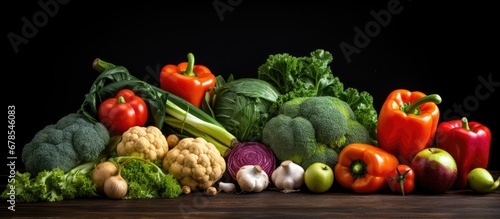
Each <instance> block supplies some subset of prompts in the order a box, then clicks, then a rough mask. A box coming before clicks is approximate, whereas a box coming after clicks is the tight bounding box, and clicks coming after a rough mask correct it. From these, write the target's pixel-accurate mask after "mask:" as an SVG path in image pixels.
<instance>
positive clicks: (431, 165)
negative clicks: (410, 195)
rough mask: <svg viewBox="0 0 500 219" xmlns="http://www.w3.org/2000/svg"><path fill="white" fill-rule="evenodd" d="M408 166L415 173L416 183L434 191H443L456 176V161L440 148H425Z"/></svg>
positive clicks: (450, 184)
mask: <svg viewBox="0 0 500 219" xmlns="http://www.w3.org/2000/svg"><path fill="white" fill-rule="evenodd" d="M410 167H411V168H412V169H413V172H414V173H415V183H416V185H418V186H420V187H421V188H424V189H426V190H428V191H431V192H434V193H444V192H445V191H447V190H448V189H450V188H451V186H452V185H453V184H454V183H455V181H456V179H457V177H458V170H457V163H456V162H455V159H454V158H453V156H452V155H451V154H450V153H448V151H446V150H444V149H442V148H434V147H431V148H426V149H423V150H421V151H419V152H418V153H417V154H416V155H415V156H414V157H413V159H412V161H411V163H410Z"/></svg>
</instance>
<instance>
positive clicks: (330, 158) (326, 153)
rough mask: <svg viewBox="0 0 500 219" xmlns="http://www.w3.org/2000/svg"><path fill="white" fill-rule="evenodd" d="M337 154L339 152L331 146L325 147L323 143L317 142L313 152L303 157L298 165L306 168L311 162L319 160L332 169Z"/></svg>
mask: <svg viewBox="0 0 500 219" xmlns="http://www.w3.org/2000/svg"><path fill="white" fill-rule="evenodd" d="M338 156H339V154H338V153H337V152H336V151H335V150H333V149H332V148H329V147H327V146H326V145H325V144H321V143H318V144H317V147H316V151H315V153H314V154H312V155H311V156H309V157H306V158H304V159H303V160H302V163H301V164H300V165H301V166H302V168H304V169H307V167H309V166H310V165H311V164H313V163H316V162H321V163H324V164H326V165H328V166H330V167H331V168H332V169H333V168H334V167H335V164H337V161H338Z"/></svg>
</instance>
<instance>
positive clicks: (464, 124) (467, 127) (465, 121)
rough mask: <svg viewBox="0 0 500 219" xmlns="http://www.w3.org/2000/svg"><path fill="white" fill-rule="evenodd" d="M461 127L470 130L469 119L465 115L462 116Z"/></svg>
mask: <svg viewBox="0 0 500 219" xmlns="http://www.w3.org/2000/svg"><path fill="white" fill-rule="evenodd" d="M462 128H464V129H465V130H467V131H470V127H469V121H468V120H467V118H465V117H463V118H462Z"/></svg>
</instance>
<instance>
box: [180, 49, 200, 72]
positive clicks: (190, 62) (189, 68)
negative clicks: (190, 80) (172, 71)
mask: <svg viewBox="0 0 500 219" xmlns="http://www.w3.org/2000/svg"><path fill="white" fill-rule="evenodd" d="M187 59H188V65H187V67H186V70H185V71H183V72H182V74H183V75H187V76H195V77H196V76H198V74H196V72H194V55H193V53H188V55H187Z"/></svg>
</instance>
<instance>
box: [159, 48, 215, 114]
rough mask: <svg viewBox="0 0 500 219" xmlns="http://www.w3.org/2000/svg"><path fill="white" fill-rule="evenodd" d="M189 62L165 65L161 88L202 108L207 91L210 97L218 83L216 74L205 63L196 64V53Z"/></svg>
mask: <svg viewBox="0 0 500 219" xmlns="http://www.w3.org/2000/svg"><path fill="white" fill-rule="evenodd" d="M187 58H188V61H187V62H181V63H179V64H178V65H172V64H168V65H165V66H164V67H163V68H162V70H161V72H160V88H161V89H163V90H166V91H168V92H170V93H173V94H175V95H177V96H179V97H182V98H183V99H185V100H187V101H188V102H190V103H192V104H193V105H195V106H196V107H198V108H201V106H202V103H203V101H204V100H205V96H206V94H207V92H209V95H210V99H211V97H212V94H213V90H214V87H215V83H216V81H217V80H216V78H215V75H213V74H212V72H211V71H210V69H208V68H207V67H205V66H204V65H194V55H193V54H192V53H189V54H188V56H187Z"/></svg>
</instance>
